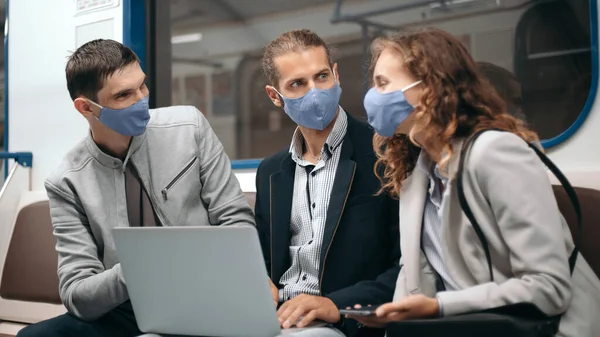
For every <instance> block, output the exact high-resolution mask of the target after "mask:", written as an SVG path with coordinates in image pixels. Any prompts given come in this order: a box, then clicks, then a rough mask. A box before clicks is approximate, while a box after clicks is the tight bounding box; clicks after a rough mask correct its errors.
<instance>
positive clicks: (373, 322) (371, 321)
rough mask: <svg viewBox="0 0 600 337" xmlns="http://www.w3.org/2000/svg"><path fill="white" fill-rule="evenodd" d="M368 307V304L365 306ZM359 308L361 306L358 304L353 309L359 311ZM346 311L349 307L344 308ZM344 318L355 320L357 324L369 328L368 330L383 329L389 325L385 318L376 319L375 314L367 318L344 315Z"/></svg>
mask: <svg viewBox="0 0 600 337" xmlns="http://www.w3.org/2000/svg"><path fill="white" fill-rule="evenodd" d="M370 306H371V305H370V304H369V305H367V307H370ZM360 308H362V306H361V305H360V304H356V305H354V309H360ZM346 309H350V307H346ZM345 317H346V318H351V319H353V320H356V321H358V322H359V323H362V324H363V325H365V326H367V327H370V328H383V327H385V326H386V324H387V323H389V322H388V319H387V317H377V315H376V314H373V315H369V316H362V315H361V316H357V315H345Z"/></svg>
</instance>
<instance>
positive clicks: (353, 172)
mask: <svg viewBox="0 0 600 337" xmlns="http://www.w3.org/2000/svg"><path fill="white" fill-rule="evenodd" d="M355 173H356V164H354V169H353V170H352V178H350V186H348V192H347V193H346V199H344V205H343V206H342V211H341V212H340V216H339V218H338V221H337V224H336V225H335V229H334V230H333V235H332V236H331V240H329V244H328V245H327V250H326V251H325V258H324V259H323V268H322V270H321V276H320V277H319V295H320V296H323V275H325V264H326V263H327V255H328V254H329V248H331V243H332V242H333V238H334V237H335V233H336V232H337V229H338V227H339V225H340V221H341V220H342V216H343V215H344V209H346V202H348V196H349V195H350V191H351V190H352V184H353V183H354V174H355Z"/></svg>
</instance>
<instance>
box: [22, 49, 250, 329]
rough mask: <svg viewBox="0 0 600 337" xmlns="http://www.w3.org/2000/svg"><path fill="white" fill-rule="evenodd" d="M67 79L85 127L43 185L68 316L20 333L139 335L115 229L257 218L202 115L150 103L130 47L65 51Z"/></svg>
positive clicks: (242, 221)
mask: <svg viewBox="0 0 600 337" xmlns="http://www.w3.org/2000/svg"><path fill="white" fill-rule="evenodd" d="M66 76H67V87H68V89H69V93H70V95H71V98H72V99H73V102H74V105H75V108H76V109H77V111H78V112H79V113H80V114H81V115H82V116H83V117H84V118H85V119H86V120H87V121H88V122H89V125H90V131H91V132H90V133H89V135H88V136H87V137H86V138H85V139H83V140H82V141H81V142H80V143H79V144H77V145H76V146H75V148H74V149H72V150H71V151H70V152H69V153H68V154H67V155H66V157H65V159H64V160H63V162H62V164H61V165H60V166H59V168H58V169H57V170H56V171H55V172H54V173H53V174H52V175H51V176H50V177H49V178H48V180H47V181H46V184H45V186H46V191H47V193H48V196H49V199H50V212H51V215H52V223H53V227H54V235H55V237H56V240H57V244H56V250H57V251H58V256H59V261H58V275H59V280H60V282H59V283H60V296H61V299H62V301H63V303H64V305H65V306H66V308H67V310H68V313H67V314H65V315H62V316H58V317H56V318H53V319H50V320H47V321H44V322H40V323H38V324H35V325H31V326H29V327H27V328H25V329H23V330H21V332H19V334H18V336H19V337H31V336H51V337H52V336H91V337H95V336H98V337H99V336H124V337H125V336H127V337H129V336H136V335H139V334H141V332H140V331H139V329H138V327H137V324H136V321H135V316H134V314H133V310H132V308H131V304H130V302H129V296H128V293H127V287H126V285H125V281H124V279H123V274H122V271H121V266H120V264H119V261H118V259H117V255H116V250H115V245H114V241H113V237H112V235H111V229H112V228H114V227H130V226H190V225H203V224H210V225H233V224H248V225H254V218H253V214H252V210H251V208H250V206H249V205H248V203H247V201H246V199H245V198H244V195H243V193H242V191H241V189H240V187H239V183H238V181H237V180H236V178H235V176H234V174H233V172H232V170H231V165H230V161H229V159H228V157H227V155H226V154H225V152H224V151H223V146H222V145H221V143H220V142H219V140H218V139H217V137H216V135H215V134H214V132H213V131H212V129H211V127H210V125H209V123H208V122H207V121H206V119H205V118H204V116H203V115H202V113H200V112H199V111H198V110H197V109H196V108H194V107H188V106H179V107H167V108H161V109H155V110H149V108H148V88H147V87H146V84H145V80H146V75H145V74H144V72H143V71H142V69H141V67H140V63H139V59H138V57H137V56H136V55H135V53H134V52H133V51H132V50H131V49H129V48H128V47H126V46H124V45H122V44H121V43H118V42H115V41H112V40H95V41H91V42H89V43H87V44H84V45H83V46H81V47H80V48H79V49H77V50H76V51H75V52H74V53H73V55H72V56H71V57H70V59H69V60H68V62H67V66H66ZM65 127H66V126H65ZM148 296H152V294H148Z"/></svg>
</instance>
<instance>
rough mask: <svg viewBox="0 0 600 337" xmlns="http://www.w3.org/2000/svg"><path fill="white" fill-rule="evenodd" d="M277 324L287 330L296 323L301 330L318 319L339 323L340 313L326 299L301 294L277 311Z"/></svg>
mask: <svg viewBox="0 0 600 337" xmlns="http://www.w3.org/2000/svg"><path fill="white" fill-rule="evenodd" d="M277 316H278V317H279V324H280V325H281V327H282V328H284V329H288V328H290V327H292V326H294V323H296V322H298V319H300V318H302V319H301V320H300V321H299V322H298V323H297V324H295V325H296V326H297V327H298V328H302V327H305V326H307V325H308V324H310V323H311V322H313V321H314V320H315V319H320V320H323V321H325V322H328V323H337V322H339V321H340V311H339V310H338V308H337V307H336V305H335V304H334V303H333V302H332V301H331V300H330V299H329V298H327V297H321V296H312V295H306V294H301V295H298V296H296V297H294V298H292V299H291V300H289V301H286V302H285V303H283V305H282V306H281V307H280V308H279V310H278V311H277Z"/></svg>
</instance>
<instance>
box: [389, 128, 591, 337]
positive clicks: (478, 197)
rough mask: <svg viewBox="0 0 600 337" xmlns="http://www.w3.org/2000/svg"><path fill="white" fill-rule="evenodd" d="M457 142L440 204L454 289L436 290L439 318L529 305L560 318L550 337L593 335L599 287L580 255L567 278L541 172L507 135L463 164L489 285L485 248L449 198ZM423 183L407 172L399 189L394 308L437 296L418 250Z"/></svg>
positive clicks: (568, 241) (554, 209)
mask: <svg viewBox="0 0 600 337" xmlns="http://www.w3.org/2000/svg"><path fill="white" fill-rule="evenodd" d="M461 146H462V141H457V142H455V143H454V155H453V156H452V157H451V159H450V162H449V164H448V176H449V180H448V182H447V185H446V188H445V191H444V197H443V198H444V202H443V204H442V209H441V210H440V211H441V213H440V214H441V221H442V228H443V233H442V256H443V257H444V262H445V264H446V269H447V271H448V273H449V274H450V277H451V278H452V279H453V280H454V281H455V283H456V284H457V285H458V288H459V290H456V291H443V292H438V293H437V296H438V297H439V298H440V301H441V303H442V307H443V311H444V315H457V314H462V313H468V312H475V311H480V310H484V309H489V308H494V307H498V306H502V305H507V304H512V303H519V302H529V303H533V304H535V305H536V306H537V307H538V308H539V309H540V310H541V311H542V312H544V313H546V314H548V315H557V314H560V313H563V312H566V313H565V314H564V315H563V317H562V319H561V324H560V328H559V334H558V336H568V337H588V336H589V337H592V336H600V281H599V280H598V278H597V277H596V275H595V274H594V272H593V271H592V269H591V268H590V266H589V265H588V264H587V262H586V261H585V260H584V259H583V257H582V256H581V255H579V256H578V258H577V263H576V266H575V270H574V273H573V277H571V275H570V274H569V265H568V257H569V255H570V254H571V251H572V249H573V240H572V237H571V234H570V232H569V229H568V227H567V224H566V222H565V220H564V218H563V217H562V215H561V214H560V212H559V210H558V205H557V203H556V199H555V197H554V193H553V191H552V187H551V183H550V180H549V178H548V175H547V173H546V170H545V167H544V165H543V164H542V162H541V161H540V159H539V158H538V156H537V155H536V154H535V152H534V151H533V150H532V149H530V148H529V147H528V145H527V144H526V143H525V141H523V140H522V139H521V138H519V137H518V136H516V135H514V134H512V133H509V132H499V131H488V132H485V133H484V134H482V135H481V136H480V137H479V138H478V139H477V140H476V141H475V143H474V144H473V146H472V148H471V150H470V151H469V152H470V153H469V154H468V156H467V158H465V165H464V173H463V174H464V176H463V184H464V186H463V188H464V192H465V197H466V199H467V202H468V204H469V206H470V207H471V210H472V212H473V215H474V217H475V219H477V221H478V223H479V225H480V226H481V230H482V232H483V234H484V235H485V237H486V239H487V241H488V245H489V250H490V253H491V260H492V267H493V272H494V282H490V276H489V270H488V265H487V261H486V258H485V254H484V250H483V248H482V246H481V243H480V241H479V238H478V237H477V234H475V231H474V229H473V227H472V226H471V223H470V222H469V220H468V219H467V218H466V216H465V215H464V213H463V212H462V210H461V207H460V204H459V201H458V195H457V180H456V179H455V178H456V172H457V170H458V164H459V157H460V152H461ZM428 183H429V178H428V176H427V174H426V173H425V172H423V171H422V170H418V169H415V170H413V172H412V173H411V175H410V176H409V177H408V178H407V179H406V180H405V181H404V182H403V186H402V189H401V191H400V243H401V251H402V258H401V260H400V264H401V266H402V269H401V270H400V274H399V275H398V281H397V284H396V293H395V295H394V300H395V301H397V300H399V299H402V298H404V297H406V296H409V295H411V294H419V293H422V294H425V295H427V296H430V297H435V296H436V287H435V276H434V275H435V274H434V273H433V271H432V268H431V266H430V265H429V263H428V262H427V259H426V258H425V255H424V253H423V251H422V250H421V227H422V223H423V209H424V205H425V201H426V196H427V187H428Z"/></svg>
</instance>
